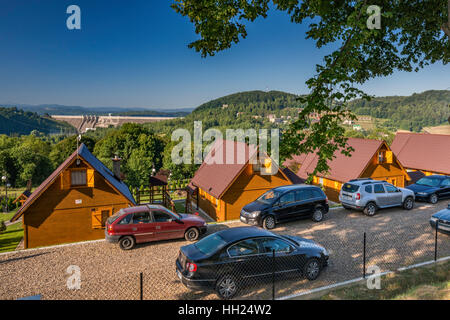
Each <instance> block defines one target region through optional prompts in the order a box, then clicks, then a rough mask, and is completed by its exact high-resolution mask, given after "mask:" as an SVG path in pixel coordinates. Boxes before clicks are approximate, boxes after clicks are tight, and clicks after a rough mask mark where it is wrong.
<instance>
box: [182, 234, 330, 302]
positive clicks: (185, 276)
mask: <svg viewBox="0 0 450 320" xmlns="http://www.w3.org/2000/svg"><path fill="white" fill-rule="evenodd" d="M273 251H275V264H274V263H273ZM327 263H328V252H327V250H326V249H325V248H323V247H322V246H320V245H318V244H317V243H315V242H314V241H312V240H307V239H303V238H300V237H295V236H285V235H283V236H281V235H276V234H274V233H272V232H270V231H267V230H264V229H262V228H258V227H236V228H230V229H225V230H222V231H218V232H216V233H213V234H211V235H209V236H207V237H205V238H203V239H201V240H200V241H198V242H197V243H195V244H190V245H187V246H183V247H181V249H180V252H179V255H178V258H177V260H176V273H177V275H178V277H179V278H180V280H181V282H182V283H183V284H184V285H185V286H187V287H188V288H191V289H194V290H202V291H216V293H217V295H218V296H219V297H220V298H223V299H230V298H232V297H233V296H234V295H235V294H236V293H237V292H238V291H239V290H240V289H242V288H243V287H246V286H251V285H254V284H265V283H266V282H267V281H269V283H270V281H271V280H272V276H275V277H276V279H279V278H284V277H286V276H297V277H299V276H305V277H306V278H307V279H309V280H315V279H317V277H319V274H320V272H321V270H322V269H323V267H325V266H326V265H327ZM274 268H275V269H274ZM272 272H273V274H272Z"/></svg>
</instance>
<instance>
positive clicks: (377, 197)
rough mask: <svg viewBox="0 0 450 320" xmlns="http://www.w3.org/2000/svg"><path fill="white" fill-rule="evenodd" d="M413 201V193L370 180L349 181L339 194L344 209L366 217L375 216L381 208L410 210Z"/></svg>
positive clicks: (383, 182) (384, 182)
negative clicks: (361, 212)
mask: <svg viewBox="0 0 450 320" xmlns="http://www.w3.org/2000/svg"><path fill="white" fill-rule="evenodd" d="M414 200H415V196H414V192H413V191H411V190H408V189H404V188H399V187H396V186H393V185H392V184H390V183H387V182H386V181H379V180H372V179H370V178H367V179H354V180H350V181H349V182H347V183H345V184H344V185H343V186H342V188H341V191H340V192H339V201H341V203H342V206H343V207H344V208H345V209H349V210H350V209H356V210H363V211H364V213H365V214H366V215H368V216H373V215H375V213H376V212H377V210H378V209H381V208H390V207H403V208H404V209H406V210H411V209H412V208H413V207H414Z"/></svg>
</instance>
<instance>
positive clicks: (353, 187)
mask: <svg viewBox="0 0 450 320" xmlns="http://www.w3.org/2000/svg"><path fill="white" fill-rule="evenodd" d="M358 189H359V186H357V185H356V184H351V183H346V184H344V186H343V187H342V190H343V191H346V192H351V193H353V192H356V191H358Z"/></svg>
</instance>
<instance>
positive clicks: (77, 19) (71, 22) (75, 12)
mask: <svg viewBox="0 0 450 320" xmlns="http://www.w3.org/2000/svg"><path fill="white" fill-rule="evenodd" d="M66 13H67V14H70V16H69V17H67V20H66V26H67V29H69V30H74V29H75V30H81V9H80V7H79V6H77V5H75V4H72V5H70V6H68V7H67V10H66Z"/></svg>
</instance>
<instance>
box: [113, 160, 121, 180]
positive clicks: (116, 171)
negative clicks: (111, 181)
mask: <svg viewBox="0 0 450 320" xmlns="http://www.w3.org/2000/svg"><path fill="white" fill-rule="evenodd" d="M111 160H112V162H113V173H114V176H115V177H116V178H117V179H118V180H122V177H121V174H120V161H122V159H120V158H119V157H118V156H117V154H116V155H115V156H114V158H112V159H111Z"/></svg>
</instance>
